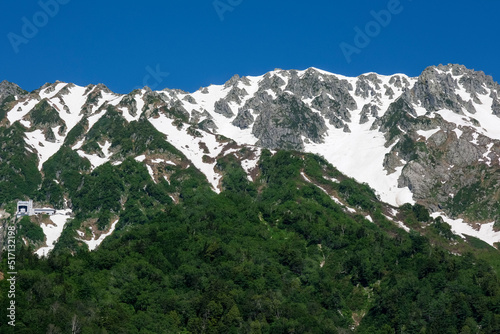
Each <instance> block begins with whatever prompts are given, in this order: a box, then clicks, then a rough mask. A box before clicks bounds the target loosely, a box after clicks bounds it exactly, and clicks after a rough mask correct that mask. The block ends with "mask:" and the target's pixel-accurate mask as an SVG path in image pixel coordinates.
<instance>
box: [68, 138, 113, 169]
mask: <svg viewBox="0 0 500 334" xmlns="http://www.w3.org/2000/svg"><path fill="white" fill-rule="evenodd" d="M99 147H100V148H101V151H102V153H103V154H104V157H100V156H98V155H97V154H87V153H85V152H83V151H82V150H78V151H76V153H78V155H79V156H81V157H82V158H87V159H88V160H89V161H90V164H91V165H92V169H94V168H96V167H99V166H101V165H104V164H105V163H106V162H108V161H109V159H110V157H111V155H112V153H111V152H110V151H109V148H110V147H111V143H110V142H109V141H106V142H105V143H104V145H101V144H99Z"/></svg>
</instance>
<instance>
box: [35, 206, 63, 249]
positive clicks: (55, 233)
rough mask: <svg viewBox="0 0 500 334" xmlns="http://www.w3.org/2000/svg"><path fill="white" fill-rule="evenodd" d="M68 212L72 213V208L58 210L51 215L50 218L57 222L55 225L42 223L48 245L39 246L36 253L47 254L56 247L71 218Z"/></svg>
mask: <svg viewBox="0 0 500 334" xmlns="http://www.w3.org/2000/svg"><path fill="white" fill-rule="evenodd" d="M67 213H71V210H70V209H66V210H57V211H56V214H55V215H52V216H50V220H51V221H52V222H53V223H54V224H55V226H54V225H46V224H44V223H42V224H41V228H42V230H43V233H44V234H45V237H46V244H47V246H46V247H41V248H39V249H38V250H37V251H36V252H35V253H36V254H38V255H39V256H47V255H48V254H49V252H50V251H51V250H52V249H54V245H55V243H56V241H57V240H58V239H59V237H60V236H61V233H62V231H63V229H64V226H65V225H66V223H67V222H68V219H70V216H69V215H67Z"/></svg>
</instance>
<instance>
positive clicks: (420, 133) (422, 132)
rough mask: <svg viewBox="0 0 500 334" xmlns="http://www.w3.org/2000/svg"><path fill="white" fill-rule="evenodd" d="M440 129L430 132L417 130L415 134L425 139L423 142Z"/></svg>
mask: <svg viewBox="0 0 500 334" xmlns="http://www.w3.org/2000/svg"><path fill="white" fill-rule="evenodd" d="M439 130H441V129H440V128H437V129H432V130H417V134H418V135H419V136H422V137H424V138H425V140H427V139H429V138H430V137H431V136H432V135H433V134H435V133H437V132H439Z"/></svg>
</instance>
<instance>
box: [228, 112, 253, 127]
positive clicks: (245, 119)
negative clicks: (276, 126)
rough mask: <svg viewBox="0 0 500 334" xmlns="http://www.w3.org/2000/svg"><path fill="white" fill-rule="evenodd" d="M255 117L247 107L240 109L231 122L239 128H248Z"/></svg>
mask: <svg viewBox="0 0 500 334" xmlns="http://www.w3.org/2000/svg"><path fill="white" fill-rule="evenodd" d="M254 121H255V118H254V117H253V115H252V113H251V112H250V111H249V110H248V109H240V110H239V111H238V115H236V118H235V119H234V120H233V122H232V124H233V125H234V126H237V127H239V128H240V129H248V128H249V127H250V125H252V124H253V122H254Z"/></svg>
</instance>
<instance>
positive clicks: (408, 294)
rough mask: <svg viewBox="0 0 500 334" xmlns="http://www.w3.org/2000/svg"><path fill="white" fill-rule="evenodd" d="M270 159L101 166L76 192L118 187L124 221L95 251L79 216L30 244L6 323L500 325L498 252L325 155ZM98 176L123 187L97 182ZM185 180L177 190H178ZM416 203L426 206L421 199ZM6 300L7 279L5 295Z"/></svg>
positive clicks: (339, 328)
mask: <svg viewBox="0 0 500 334" xmlns="http://www.w3.org/2000/svg"><path fill="white" fill-rule="evenodd" d="M259 167H260V171H261V176H260V181H259V182H257V183H256V184H254V183H250V182H249V181H248V180H247V177H246V174H245V173H244V172H243V170H242V169H241V167H240V166H239V164H238V163H237V162H236V161H235V160H234V159H233V158H232V157H231V156H228V157H226V158H224V159H221V160H219V161H218V163H217V168H218V169H219V170H221V171H222V172H223V173H224V175H225V177H224V179H223V188H224V190H223V191H222V192H221V193H220V194H215V193H214V192H212V191H211V190H210V188H209V186H208V184H207V182H206V181H205V180H204V177H203V176H202V175H201V174H200V173H199V172H197V171H196V170H194V168H192V167H191V168H189V169H187V170H180V169H179V170H177V171H175V174H173V175H172V177H171V183H170V184H167V183H166V182H165V183H158V184H154V183H153V182H152V181H151V179H150V177H149V175H148V174H147V171H146V170H145V168H144V166H142V165H141V164H139V163H137V162H136V161H134V160H133V159H128V160H126V161H125V162H124V163H122V164H121V165H120V166H111V165H110V164H105V165H103V166H101V167H99V168H97V169H96V170H94V171H93V172H92V173H91V174H89V175H88V176H85V180H84V181H83V186H82V187H81V189H79V190H78V191H79V193H78V194H79V195H77V196H76V197H75V199H74V200H76V202H75V205H76V206H77V208H80V209H77V210H81V213H80V214H79V215H83V212H84V210H86V208H87V206H88V207H92V206H93V205H96V204H95V203H94V202H93V201H96V200H100V201H103V203H104V204H102V205H101V207H100V210H99V212H100V214H103V215H106V214H107V213H110V212H113V213H115V214H116V213H117V214H119V216H120V222H119V228H118V230H117V231H116V232H115V233H114V234H113V235H112V236H110V237H108V238H107V239H106V240H105V241H104V243H103V244H102V245H101V246H100V248H99V249H98V250H96V251H94V252H88V251H87V250H86V249H85V248H84V247H80V246H79V245H74V244H73V245H70V240H73V241H72V242H74V240H75V239H74V236H73V235H72V234H71V230H72V229H73V231H74V228H75V227H77V226H78V224H79V219H81V216H79V215H77V217H76V218H75V219H74V220H73V221H72V222H71V223H70V224H69V225H68V226H67V227H66V229H65V232H64V233H63V236H62V237H61V238H62V239H63V240H62V243H61V242H60V246H58V249H57V251H55V252H54V253H53V254H52V255H51V256H50V257H49V258H48V259H39V258H38V257H37V256H34V255H33V254H32V251H31V249H27V248H21V250H20V251H19V253H18V258H17V261H18V265H17V266H18V268H17V270H18V272H19V275H18V286H17V288H18V290H17V291H16V293H17V296H16V303H17V306H18V308H17V310H18V314H17V316H18V318H17V322H16V324H17V325H16V328H15V329H13V328H11V327H9V326H7V325H6V324H5V323H3V322H2V325H1V326H0V331H1V332H2V333H14V332H15V333H47V332H49V333H71V332H72V329H74V328H76V329H77V332H78V333H348V332H359V333H498V332H500V284H499V283H500V282H499V280H498V276H497V275H496V273H495V272H494V271H493V270H492V269H491V267H490V266H489V265H488V264H487V263H486V262H484V261H482V260H479V259H477V258H475V257H474V256H473V255H472V254H464V255H463V256H453V255H451V254H449V253H448V252H447V251H445V250H444V249H441V248H439V247H436V246H432V245H431V244H430V242H429V240H428V239H427V238H426V237H424V236H421V235H419V234H417V233H415V232H412V233H410V234H408V233H406V232H404V231H402V230H400V229H398V228H396V227H394V225H393V224H392V223H389V222H388V221H387V220H386V219H385V217H384V216H383V215H382V214H381V212H380V204H379V203H378V202H377V201H376V197H374V194H373V192H372V191H371V189H369V188H368V187H367V186H365V185H359V184H356V183H355V182H353V181H352V180H350V179H347V178H340V175H339V174H338V172H337V171H336V170H334V169H333V168H331V166H327V164H326V163H325V162H324V160H323V159H321V158H320V157H315V156H312V155H301V154H297V153H291V152H286V151H281V152H278V153H276V154H275V155H273V156H272V155H271V154H270V153H269V152H268V151H264V152H263V155H262V158H261V161H260V165H259ZM302 171H304V172H306V173H308V174H307V175H308V177H309V178H311V179H312V180H313V181H314V182H318V183H321V185H322V186H323V187H324V188H328V189H331V190H332V191H336V192H338V193H339V194H344V195H345V197H344V198H345V199H346V201H349V199H351V202H349V204H350V205H352V206H356V207H357V208H359V209H360V210H364V211H365V212H366V211H368V210H371V211H369V212H370V213H371V215H372V217H373V220H374V223H372V222H369V221H367V220H366V219H365V218H364V216H363V215H361V214H349V213H347V212H345V211H344V210H343V209H342V208H341V207H340V206H339V205H337V204H336V203H335V202H333V201H332V200H331V199H330V198H329V196H328V195H327V194H325V193H324V192H323V191H322V190H320V189H319V188H318V187H316V186H314V185H312V184H311V183H308V182H305V181H304V179H303V178H301V175H300V173H301V172H302ZM309 172H310V174H309ZM323 176H325V177H323ZM331 177H338V178H339V181H340V182H339V183H335V182H332V181H331V180H329V179H328V178H331ZM106 179H107V180H106ZM97 182H108V183H106V187H108V188H111V189H113V190H114V191H117V192H118V193H119V194H121V197H120V198H115V197H113V196H114V195H113V194H109V193H108V190H102V191H96V194H91V193H89V191H90V190H91V189H93V187H94V186H95V184H97ZM87 187H88V188H87ZM173 189H175V191H178V192H179V197H180V199H181V202H180V203H179V204H177V205H175V204H173V203H172V201H171V200H167V198H168V196H167V195H166V194H167V193H169V192H170V191H172V190H173ZM76 198H79V199H76ZM168 199H169V198H168ZM78 201H81V202H78ZM115 201H118V202H120V203H123V205H120V206H119V207H118V206H115V205H116V203H115ZM406 214H407V215H408V216H410V215H411V216H412V217H414V218H415V219H416V220H422V219H423V218H427V217H426V216H425V213H424V212H423V211H422V209H421V208H420V207H416V206H410V207H408V208H407V213H406ZM433 225H434V224H432V225H431V226H433ZM66 241H67V243H65V242H66ZM19 246H21V245H19ZM3 265H5V262H4V263H3ZM0 287H1V289H2V291H5V289H7V282H6V281H5V280H3V281H1V282H0ZM6 303H7V299H6V296H5V294H1V295H0V307H1V308H2V309H5V307H6Z"/></svg>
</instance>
